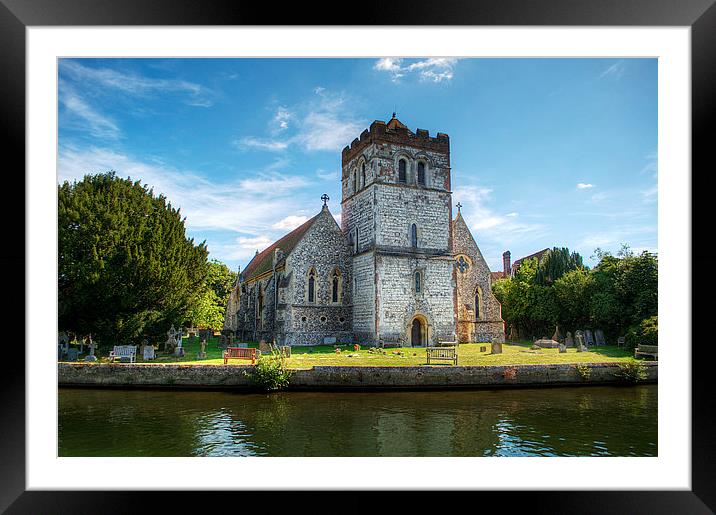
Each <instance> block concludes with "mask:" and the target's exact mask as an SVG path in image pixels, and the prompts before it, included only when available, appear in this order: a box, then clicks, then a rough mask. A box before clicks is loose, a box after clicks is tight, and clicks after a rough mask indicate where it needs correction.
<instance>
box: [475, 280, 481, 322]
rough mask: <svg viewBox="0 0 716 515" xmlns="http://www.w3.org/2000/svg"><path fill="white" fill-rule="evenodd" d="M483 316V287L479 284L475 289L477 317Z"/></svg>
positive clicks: (477, 318)
mask: <svg viewBox="0 0 716 515" xmlns="http://www.w3.org/2000/svg"><path fill="white" fill-rule="evenodd" d="M480 318H482V288H480V287H479V286H478V287H477V289H476V290H475V319H476V320H479V319H480Z"/></svg>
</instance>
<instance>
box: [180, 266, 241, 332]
mask: <svg viewBox="0 0 716 515" xmlns="http://www.w3.org/2000/svg"><path fill="white" fill-rule="evenodd" d="M235 281H236V273H235V272H232V271H231V270H230V269H229V267H227V266H226V265H225V264H224V263H222V262H221V261H218V260H216V259H212V260H211V261H210V262H209V265H208V267H207V273H206V278H205V280H204V283H203V284H202V287H201V290H200V292H199V293H198V295H197V302H196V304H195V306H194V308H193V309H192V310H191V311H190V312H189V315H188V321H189V322H190V323H191V324H192V325H193V326H195V327H206V328H210V329H222V328H223V326H224V313H225V311H226V303H227V302H228V300H229V296H230V295H231V290H232V288H233V286H234V283H235Z"/></svg>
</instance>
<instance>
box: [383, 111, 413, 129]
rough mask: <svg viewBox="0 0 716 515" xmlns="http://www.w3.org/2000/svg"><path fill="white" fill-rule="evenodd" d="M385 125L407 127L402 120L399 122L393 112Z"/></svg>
mask: <svg viewBox="0 0 716 515" xmlns="http://www.w3.org/2000/svg"><path fill="white" fill-rule="evenodd" d="M386 127H388V128H389V129H408V126H407V125H405V124H404V123H403V122H401V121H400V120H398V119H397V118H396V117H395V113H393V117H392V118H391V119H390V121H389V122H388V124H387V125H386ZM408 130H410V129H408Z"/></svg>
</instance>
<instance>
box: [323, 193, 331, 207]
mask: <svg viewBox="0 0 716 515" xmlns="http://www.w3.org/2000/svg"><path fill="white" fill-rule="evenodd" d="M321 200H322V201H323V205H324V206H327V205H328V201H329V200H331V197H329V196H328V195H326V194H325V193H324V194H323V195H321Z"/></svg>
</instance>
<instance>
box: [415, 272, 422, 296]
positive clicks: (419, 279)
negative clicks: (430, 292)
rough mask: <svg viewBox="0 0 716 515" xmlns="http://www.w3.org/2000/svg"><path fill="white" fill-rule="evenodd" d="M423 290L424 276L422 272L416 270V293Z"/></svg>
mask: <svg viewBox="0 0 716 515" xmlns="http://www.w3.org/2000/svg"><path fill="white" fill-rule="evenodd" d="M421 291H423V278H422V275H421V274H420V272H415V293H420V292H421Z"/></svg>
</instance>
